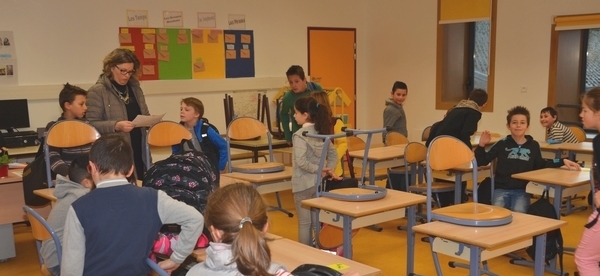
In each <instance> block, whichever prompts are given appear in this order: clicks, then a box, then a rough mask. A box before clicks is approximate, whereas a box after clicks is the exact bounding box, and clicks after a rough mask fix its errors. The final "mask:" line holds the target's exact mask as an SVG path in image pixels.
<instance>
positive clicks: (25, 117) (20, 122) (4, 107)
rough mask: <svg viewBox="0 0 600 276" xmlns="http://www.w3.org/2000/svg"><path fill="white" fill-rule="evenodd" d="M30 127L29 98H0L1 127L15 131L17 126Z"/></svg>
mask: <svg viewBox="0 0 600 276" xmlns="http://www.w3.org/2000/svg"><path fill="white" fill-rule="evenodd" d="M28 127H29V108H28V106H27V100H26V99H21V100H0V129H6V131H7V132H13V131H14V129H16V128H28Z"/></svg>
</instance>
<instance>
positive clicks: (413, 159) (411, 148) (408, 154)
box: [404, 142, 427, 164]
mask: <svg viewBox="0 0 600 276" xmlns="http://www.w3.org/2000/svg"><path fill="white" fill-rule="evenodd" d="M426 158H427V147H426V146H425V145H423V144H421V143H418V142H412V143H409V144H408V145H406V148H404V160H405V162H406V163H407V164H413V163H419V162H422V161H425V159H426Z"/></svg>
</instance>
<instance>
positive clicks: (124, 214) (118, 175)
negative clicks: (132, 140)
mask: <svg viewBox="0 0 600 276" xmlns="http://www.w3.org/2000/svg"><path fill="white" fill-rule="evenodd" d="M88 167H89V171H90V174H91V175H92V179H93V180H94V183H96V189H94V190H93V191H91V192H89V193H88V194H87V195H85V196H82V197H81V198H79V199H77V200H76V201H75V202H73V204H72V205H71V207H70V208H69V211H68V212H67V219H66V222H65V234H64V244H63V258H62V262H61V266H60V269H61V271H60V274H61V275H62V276H70V275H148V273H149V272H150V268H149V267H148V265H147V264H146V262H145V261H146V258H148V255H149V253H150V250H151V249H152V245H153V244H154V239H155V238H156V233H158V231H159V229H160V228H161V226H162V225H163V224H169V223H176V224H179V225H181V233H180V234H179V237H178V239H177V242H176V243H175V244H174V245H173V246H172V247H171V248H172V249H173V254H171V256H170V259H168V260H165V261H162V262H160V263H159V266H160V267H162V268H163V269H164V270H166V271H167V272H168V273H170V272H172V271H173V270H175V269H177V267H179V264H181V262H183V261H184V260H185V258H186V257H187V256H188V255H189V254H190V253H191V252H192V250H193V249H194V246H195V245H196V241H197V240H198V237H199V236H200V233H201V232H202V228H203V227H204V219H203V217H202V215H201V214H200V213H199V212H198V211H197V210H196V209H195V208H194V207H192V206H189V205H187V204H185V203H183V202H180V201H177V200H175V199H172V198H171V197H169V196H168V195H167V194H165V193H164V192H162V191H159V190H155V189H152V188H148V187H144V188H141V187H137V186H135V185H132V184H131V183H129V182H128V180H127V177H130V176H131V175H132V174H133V170H134V162H133V149H132V148H131V145H130V144H129V142H128V140H126V138H125V137H123V136H122V135H120V134H117V133H114V134H106V135H102V136H101V137H100V138H98V140H96V141H95V142H94V144H93V145H92V148H91V149H90V161H89V165H88Z"/></svg>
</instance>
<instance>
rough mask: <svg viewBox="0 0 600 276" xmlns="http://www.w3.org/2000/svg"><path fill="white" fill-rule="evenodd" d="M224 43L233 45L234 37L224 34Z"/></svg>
mask: <svg viewBox="0 0 600 276" xmlns="http://www.w3.org/2000/svg"><path fill="white" fill-rule="evenodd" d="M225 43H235V35H234V34H225Z"/></svg>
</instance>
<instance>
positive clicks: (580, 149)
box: [540, 142, 594, 158]
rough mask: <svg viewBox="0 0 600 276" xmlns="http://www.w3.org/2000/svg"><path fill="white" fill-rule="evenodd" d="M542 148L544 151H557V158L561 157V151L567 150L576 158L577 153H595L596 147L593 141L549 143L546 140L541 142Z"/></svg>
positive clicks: (570, 156) (571, 156)
mask: <svg viewBox="0 0 600 276" xmlns="http://www.w3.org/2000/svg"><path fill="white" fill-rule="evenodd" d="M540 148H541V149H542V150H544V151H552V152H554V153H555V156H556V157H555V158H561V151H563V150H565V151H568V152H569V158H574V157H575V154H577V153H583V154H593V153H594V148H593V145H592V142H581V143H560V144H548V143H545V142H542V143H540Z"/></svg>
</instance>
